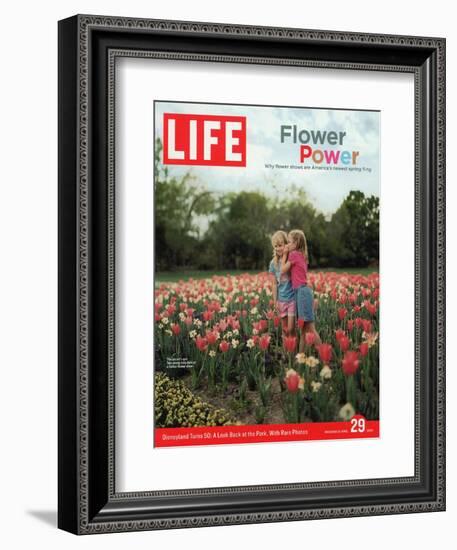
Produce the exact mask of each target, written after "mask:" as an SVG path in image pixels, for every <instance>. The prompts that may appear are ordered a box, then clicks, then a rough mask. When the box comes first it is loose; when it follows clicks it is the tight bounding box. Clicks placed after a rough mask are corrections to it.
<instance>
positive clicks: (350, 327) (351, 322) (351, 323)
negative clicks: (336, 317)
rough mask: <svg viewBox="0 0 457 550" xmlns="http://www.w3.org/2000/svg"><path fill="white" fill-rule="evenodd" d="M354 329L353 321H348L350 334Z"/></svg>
mask: <svg viewBox="0 0 457 550" xmlns="http://www.w3.org/2000/svg"><path fill="white" fill-rule="evenodd" d="M353 328H354V321H353V320H352V319H349V321H348V331H349V332H350V331H351V330H352V329H353Z"/></svg>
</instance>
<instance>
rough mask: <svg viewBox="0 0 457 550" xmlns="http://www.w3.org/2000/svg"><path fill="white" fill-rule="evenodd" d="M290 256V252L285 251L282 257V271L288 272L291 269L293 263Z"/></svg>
mask: <svg viewBox="0 0 457 550" xmlns="http://www.w3.org/2000/svg"><path fill="white" fill-rule="evenodd" d="M288 256H289V253H288V252H285V253H284V255H283V257H282V262H281V273H287V272H288V271H290V268H291V267H292V264H291V262H290V261H289V259H288Z"/></svg>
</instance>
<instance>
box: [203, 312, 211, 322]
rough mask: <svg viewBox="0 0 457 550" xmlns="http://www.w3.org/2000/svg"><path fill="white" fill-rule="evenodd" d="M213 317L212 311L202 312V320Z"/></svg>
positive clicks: (208, 319)
mask: <svg viewBox="0 0 457 550" xmlns="http://www.w3.org/2000/svg"><path fill="white" fill-rule="evenodd" d="M213 317H214V312H213V311H209V310H206V311H204V312H203V320H204V321H211V319H212V318H213Z"/></svg>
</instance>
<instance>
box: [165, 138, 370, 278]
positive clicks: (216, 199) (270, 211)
mask: <svg viewBox="0 0 457 550" xmlns="http://www.w3.org/2000/svg"><path fill="white" fill-rule="evenodd" d="M160 152H161V143H160V141H159V140H158V141H157V142H156V155H155V180H154V195H155V197H154V200H155V259H156V269H157V270H158V271H170V270H185V269H196V270H199V269H207V270H224V269H227V270H230V269H242V270H257V269H258V270H262V269H266V267H267V266H268V264H269V262H270V260H271V257H272V247H271V241H270V236H271V235H272V234H273V233H274V232H275V231H277V230H279V229H282V230H284V231H286V232H288V231H290V230H291V229H302V230H303V231H304V232H305V235H306V238H307V241H308V250H309V255H310V267H312V268H317V267H367V266H374V265H377V264H378V258H379V198H378V197H375V196H365V194H364V193H363V192H361V191H351V192H350V193H349V194H348V195H347V197H346V198H345V199H344V200H343V202H342V204H341V205H340V207H339V208H338V210H336V212H334V214H333V215H332V216H331V217H330V219H326V218H325V216H324V215H323V214H322V213H321V212H319V211H318V210H317V209H316V208H315V207H314V206H313V204H312V203H311V202H310V201H309V199H308V198H307V196H306V193H305V192H304V191H303V190H300V189H296V190H295V192H293V193H292V194H290V193H288V196H287V197H284V198H283V199H280V200H276V199H272V198H270V197H268V196H266V195H264V194H263V193H261V192H248V191H239V192H230V193H225V194H221V195H215V194H213V193H211V192H208V191H207V190H206V189H205V188H203V187H202V186H201V185H199V183H198V181H196V180H195V178H193V176H192V175H191V173H187V174H185V175H184V176H183V177H176V176H174V175H173V174H172V173H170V171H169V169H168V168H167V167H166V166H163V165H162V164H161V163H160Z"/></svg>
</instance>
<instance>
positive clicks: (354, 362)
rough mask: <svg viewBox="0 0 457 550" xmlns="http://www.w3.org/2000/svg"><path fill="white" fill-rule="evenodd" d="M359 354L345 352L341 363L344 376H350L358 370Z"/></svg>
mask: <svg viewBox="0 0 457 550" xmlns="http://www.w3.org/2000/svg"><path fill="white" fill-rule="evenodd" d="M359 363H360V361H359V354H358V353H357V352H356V351H347V352H346V353H345V354H344V359H343V361H342V362H341V365H342V368H343V372H344V374H345V375H346V376H351V375H352V374H354V373H355V372H356V371H357V369H358V368H359Z"/></svg>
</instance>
